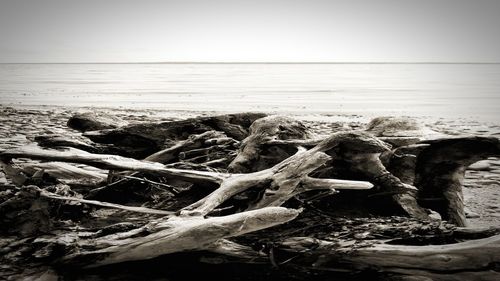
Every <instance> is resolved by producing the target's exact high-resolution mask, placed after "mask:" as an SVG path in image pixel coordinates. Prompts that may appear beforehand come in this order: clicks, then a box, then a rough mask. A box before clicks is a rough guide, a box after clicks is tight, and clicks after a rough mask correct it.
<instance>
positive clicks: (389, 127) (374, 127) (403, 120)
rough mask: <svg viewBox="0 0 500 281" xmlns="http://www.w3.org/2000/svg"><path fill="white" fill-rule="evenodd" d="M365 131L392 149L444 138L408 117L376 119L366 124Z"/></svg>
mask: <svg viewBox="0 0 500 281" xmlns="http://www.w3.org/2000/svg"><path fill="white" fill-rule="evenodd" d="M366 131H367V132H369V133H370V134H373V135H374V136H376V137H378V138H379V139H381V140H383V141H385V142H387V143H390V144H391V145H392V146H393V147H399V146H406V145H411V144H415V143H417V142H420V141H423V140H429V139H435V138H438V137H444V134H441V133H438V132H436V131H434V130H431V129H429V128H427V127H425V126H423V125H422V124H420V123H419V122H418V121H417V120H415V119H413V118H409V117H395V116H386V117H377V118H374V119H372V120H371V121H370V122H369V123H368V125H367V126H366Z"/></svg>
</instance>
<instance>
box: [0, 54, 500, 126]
mask: <svg viewBox="0 0 500 281" xmlns="http://www.w3.org/2000/svg"><path fill="white" fill-rule="evenodd" d="M0 104H1V105H3V106H62V107H108V108H121V109H123V108H125V109H160V110H167V111H168V110H172V111H216V112H238V111H262V112H272V113H283V114H286V113H294V114H324V115H335V114H361V115H378V116H382V115H405V116H432V117H438V118H439V117H446V118H472V119H478V120H487V121H491V122H498V123H500V64H474V63H463V64H460V63H458V64H457V63H441V64H439V63H434V64H426V63H397V64H392V63H144V64H141V63H130V64H127V63H110V64H106V63H99V64H92V63H85V64H71V63H66V64H0Z"/></svg>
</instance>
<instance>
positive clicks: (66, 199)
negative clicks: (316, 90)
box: [0, 113, 500, 280]
mask: <svg viewBox="0 0 500 281" xmlns="http://www.w3.org/2000/svg"><path fill="white" fill-rule="evenodd" d="M68 126H70V127H71V128H73V129H76V130H80V131H81V132H82V133H83V134H82V137H81V138H69V137H66V136H60V135H46V136H39V137H37V138H36V141H37V142H38V145H39V146H36V145H31V146H27V147H20V148H17V149H11V150H7V151H3V152H1V154H0V159H1V165H2V168H3V171H4V174H5V175H6V176H7V177H8V178H9V179H10V181H11V182H12V183H13V184H14V185H15V186H11V187H5V188H4V190H2V193H1V194H0V196H1V198H0V200H1V202H0V223H1V225H2V231H1V234H2V237H3V238H2V240H1V243H2V249H1V251H2V255H3V257H2V258H1V262H2V264H4V266H3V268H2V270H3V271H4V273H5V274H6V275H8V274H11V276H19V274H21V275H24V276H28V275H32V276H39V275H44V274H53V275H61V276H65V275H67V274H75V273H74V272H79V273H80V274H83V273H82V272H84V271H87V270H93V269H91V268H96V267H101V268H102V267H103V266H104V267H109V265H110V264H120V263H124V262H130V261H144V260H150V259H153V258H158V257H160V256H163V257H164V256H165V255H168V254H170V255H174V256H175V255H179V253H184V252H188V253H190V257H191V258H192V257H196V259H198V260H202V261H204V262H210V263H214V262H215V263H219V264H230V263H238V264H240V265H249V264H260V265H263V266H264V268H267V269H268V271H269V270H271V271H273V272H288V274H291V276H287V278H292V277H293V278H296V279H301V278H310V277H311V276H323V275H325V274H326V275H328V274H334V275H335V274H337V275H339V274H340V275H342V276H343V277H346V276H347V277H348V278H351V279H356V278H362V277H363V276H365V277H366V276H370V277H371V279H376V278H379V279H387V278H392V279H394V280H396V279H398V280H402V279H405V278H409V277H411V278H413V279H412V280H459V279H463V280H472V279H480V280H498V279H499V278H500V273H499V272H498V265H499V262H500V236H498V231H497V230H496V229H487V230H484V229H470V228H464V227H465V226H466V224H467V221H466V218H465V214H464V204H463V196H462V190H461V188H462V180H463V177H464V173H465V170H466V168H467V167H468V166H469V165H471V164H473V163H475V162H477V161H479V160H481V159H486V158H488V157H491V156H498V155H500V142H499V140H498V139H496V138H487V137H453V138H451V137H449V136H442V135H439V134H437V133H435V132H432V131H430V130H426V129H425V128H421V127H419V125H418V124H416V123H414V122H413V121H411V120H410V121H408V120H406V119H398V118H377V119H375V120H373V121H372V122H371V123H370V124H369V125H368V128H367V129H366V130H341V131H338V132H331V134H330V135H329V136H327V137H318V136H317V135H315V134H314V133H313V132H310V130H309V129H308V128H307V127H306V126H305V125H304V124H302V123H301V122H299V121H297V120H294V119H291V118H288V117H281V116H265V115H264V114H258V113H242V114H229V115H221V116H211V117H198V118H191V119H186V120H181V121H171V122H162V123H140V124H126V123H125V122H123V121H121V120H117V119H116V117H113V116H97V115H95V114H83V115H76V116H74V117H72V118H71V119H70V120H69V121H68ZM179 260H182V259H179ZM170 262H171V263H172V264H171V266H172V267H175V261H170ZM27 265H28V268H29V267H30V266H31V267H33V268H37V267H38V268H43V270H42V271H41V272H40V270H39V271H36V270H28V269H26V268H27ZM195 266H196V265H193V267H195ZM48 268H50V269H48ZM82 268H83V269H82ZM46 270H49V271H46ZM172 270H173V269H172ZM268 271H265V270H264V271H260V272H259V273H255V276H257V275H258V274H264V275H265V274H267V273H262V272H268ZM47 272H49V273H47ZM70 272H72V273H70ZM290 272H292V273H290ZM16 274H17V275H16ZM37 274H38V275H37ZM367 274H368V275H367ZM266 276H269V275H266ZM247 277H248V278H249V279H250V277H252V276H247ZM347 277H346V278H347ZM239 278H240V279H242V278H243V277H242V276H239ZM259 278H262V276H260V277H259Z"/></svg>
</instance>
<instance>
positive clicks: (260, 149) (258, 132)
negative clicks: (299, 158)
mask: <svg viewBox="0 0 500 281" xmlns="http://www.w3.org/2000/svg"><path fill="white" fill-rule="evenodd" d="M309 136H310V133H309V132H308V130H307V128H306V127H305V126H304V125H303V124H302V123H301V122H300V121H297V120H294V119H292V118H288V117H283V116H269V117H264V118H261V119H258V120H256V121H255V122H253V124H252V126H250V133H249V136H248V137H247V138H245V139H244V140H243V141H242V143H241V145H240V148H239V150H238V154H237V156H236V158H235V159H234V160H233V161H232V162H231V164H229V170H230V171H232V172H236V173H248V172H255V171H260V170H263V169H266V168H269V167H272V166H273V165H276V164H277V163H279V162H281V161H283V160H285V159H286V158H288V157H290V156H292V155H293V154H294V153H295V152H296V151H297V149H296V147H289V146H276V145H272V143H271V142H272V141H283V140H290V139H293V140H299V139H302V140H303V139H307V138H309Z"/></svg>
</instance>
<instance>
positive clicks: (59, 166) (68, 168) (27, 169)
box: [20, 162, 107, 186]
mask: <svg viewBox="0 0 500 281" xmlns="http://www.w3.org/2000/svg"><path fill="white" fill-rule="evenodd" d="M20 167H21V169H22V171H23V172H24V173H26V174H28V175H31V176H33V175H34V174H35V173H37V172H40V171H41V172H43V173H47V174H49V175H50V176H52V177H54V178H57V179H58V180H59V181H61V182H63V183H65V184H68V185H79V186H82V185H85V186H97V185H99V184H101V183H103V182H105V181H106V178H107V173H106V171H103V170H99V169H96V168H94V167H88V168H85V169H84V168H81V167H77V166H75V165H72V164H68V163H62V162H42V163H22V164H20Z"/></svg>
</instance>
